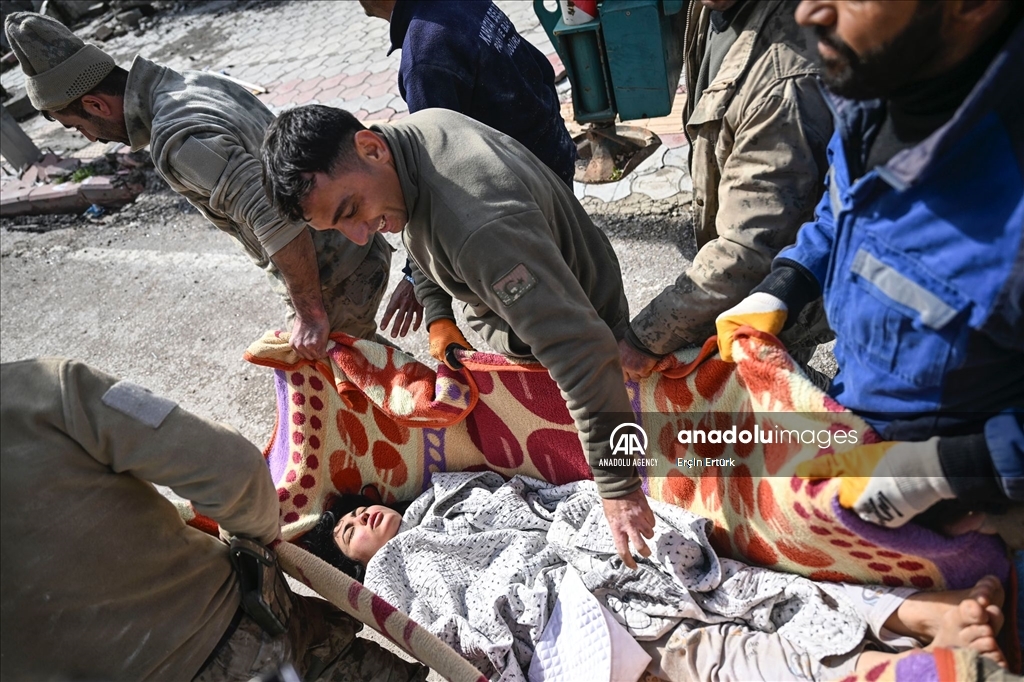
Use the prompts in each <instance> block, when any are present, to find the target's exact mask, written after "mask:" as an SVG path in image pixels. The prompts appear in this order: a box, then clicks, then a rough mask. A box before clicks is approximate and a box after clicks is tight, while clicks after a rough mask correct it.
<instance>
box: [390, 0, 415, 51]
mask: <svg viewBox="0 0 1024 682" xmlns="http://www.w3.org/2000/svg"><path fill="white" fill-rule="evenodd" d="M415 5H416V0H400V1H399V2H396V3H395V8H394V9H392V10H391V19H389V21H390V23H391V28H390V29H389V34H390V35H391V47H390V48H388V56H389V57H390V56H391V53H392V52H394V51H395V50H401V49H402V45H403V44H404V43H405V34H406V33H408V32H409V24H411V23H412V17H413V15H414V14H415V12H414V10H415Z"/></svg>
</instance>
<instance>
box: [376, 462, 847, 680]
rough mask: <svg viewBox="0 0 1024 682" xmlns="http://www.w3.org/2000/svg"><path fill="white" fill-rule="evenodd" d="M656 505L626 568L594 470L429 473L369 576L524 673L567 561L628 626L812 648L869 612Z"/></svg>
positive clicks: (484, 665)
mask: <svg viewBox="0 0 1024 682" xmlns="http://www.w3.org/2000/svg"><path fill="white" fill-rule="evenodd" d="M651 508H652V510H653V511H654V514H655V517H656V519H657V523H656V526H655V535H654V538H653V539H652V540H649V541H648V546H650V547H651V550H652V556H651V558H650V559H647V560H642V561H640V562H638V563H639V568H638V569H637V570H636V571H633V570H630V569H629V568H626V567H625V566H624V565H623V563H622V560H621V559H620V558H619V557H618V555H617V554H616V553H615V547H614V544H613V542H612V538H611V533H610V532H609V529H608V524H607V521H606V520H605V517H604V511H603V508H602V506H601V501H600V498H599V497H598V495H597V489H596V486H595V485H594V484H593V482H591V481H580V482H577V483H571V484H568V485H563V486H554V485H552V484H550V483H545V482H543V481H539V480H536V479H532V478H528V477H525V476H516V477H515V478H513V479H512V480H510V481H508V482H505V481H504V480H503V479H502V478H501V477H500V476H499V475H498V474H495V473H493V472H477V473H436V474H434V476H433V482H432V487H431V489H430V490H428V491H427V492H425V493H424V494H423V495H421V496H420V497H419V498H417V500H416V501H415V502H413V504H412V505H411V506H410V507H409V509H408V510H407V511H406V514H405V517H404V518H403V521H402V527H401V531H400V532H399V534H398V536H397V537H395V538H394V539H393V540H391V541H390V542H388V543H387V544H386V545H385V546H384V547H383V548H381V550H380V551H379V552H378V553H377V554H376V555H375V556H374V557H373V559H371V560H370V562H369V565H368V566H367V570H366V578H365V584H366V586H367V587H368V588H370V589H371V590H373V591H374V592H376V593H377V594H379V595H380V596H381V597H383V598H384V599H385V600H387V601H388V602H389V603H391V604H392V605H393V606H395V607H397V608H398V609H400V610H402V611H403V612H404V613H406V614H408V615H409V616H411V617H412V618H413V620H415V621H416V622H418V623H420V624H421V625H423V626H424V627H426V628H427V629H428V630H430V631H431V632H432V633H434V634H435V635H437V636H438V637H439V638H441V639H442V640H443V641H444V642H445V643H447V644H448V645H449V646H451V647H452V648H454V649H455V650H456V651H458V652H459V653H460V654H461V655H462V656H464V657H465V658H466V659H467V660H469V661H470V662H471V663H473V664H474V665H475V666H476V667H477V668H479V669H480V671H481V672H483V673H484V674H485V675H487V676H488V677H490V678H491V679H492V680H510V681H512V680H514V681H517V682H519V681H522V682H525V680H526V678H527V675H526V671H527V670H528V669H529V665H530V660H531V658H532V656H533V652H534V648H535V646H536V643H537V642H538V641H539V639H540V638H541V635H542V633H543V631H544V626H545V625H546V624H547V621H548V618H549V615H550V614H551V612H552V610H553V608H554V604H555V600H556V597H557V594H558V587H559V584H560V583H561V581H562V578H563V576H564V574H565V571H566V566H567V565H572V566H573V567H574V568H575V569H576V571H577V572H578V573H579V575H580V576H581V578H582V580H583V583H584V584H585V585H586V587H587V589H589V590H590V591H591V592H592V593H593V594H594V595H595V596H597V598H598V599H599V600H600V601H601V602H602V604H603V605H604V606H605V607H607V608H608V609H609V610H610V611H611V612H612V614H614V616H615V618H616V620H617V621H618V622H619V623H621V624H622V625H624V626H625V627H626V629H627V630H628V631H629V632H630V634H631V635H633V637H635V638H637V639H641V640H645V639H657V638H658V637H660V636H661V635H663V634H665V633H667V632H668V631H669V630H671V629H672V628H675V627H682V628H687V629H694V628H697V627H700V626H701V625H703V624H711V623H720V622H725V621H733V622H738V623H743V624H745V625H747V626H748V627H750V628H752V629H755V630H760V631H764V632H778V633H779V634H780V635H782V636H784V637H786V638H787V639H789V640H791V641H793V642H794V643H796V644H797V645H799V646H801V647H802V648H803V649H804V650H805V651H807V652H808V654H810V655H811V656H813V657H815V658H816V659H819V660H820V659H821V658H823V657H825V656H831V655H838V654H844V653H847V652H848V651H850V650H852V649H853V648H854V647H855V646H856V645H857V644H859V643H860V641H861V639H862V638H863V636H864V632H865V623H864V621H863V619H862V618H861V617H860V616H859V615H857V613H856V612H855V611H854V609H853V607H852V605H851V604H850V603H849V601H847V599H846V598H845V596H843V594H842V592H841V590H837V589H835V588H834V587H832V586H829V585H825V584H823V585H818V584H816V583H813V582H811V581H810V580H807V579H806V578H802V577H799V576H794V575H788V574H782V573H776V572H773V571H769V570H767V569H763V568H756V567H751V566H746V565H744V564H741V563H739V562H736V561H732V560H730V559H719V558H718V556H717V555H716V554H715V552H714V550H713V549H712V548H711V545H710V543H709V542H708V538H707V533H708V532H709V531H710V529H711V528H710V526H711V524H710V522H709V521H708V520H706V519H703V518H700V517H698V516H695V515H693V514H691V513H690V512H688V511H686V510H684V509H682V508H680V507H676V506H673V505H668V504H663V503H660V502H656V501H653V500H652V501H651ZM684 619H685V620H684ZM812 633H813V634H812Z"/></svg>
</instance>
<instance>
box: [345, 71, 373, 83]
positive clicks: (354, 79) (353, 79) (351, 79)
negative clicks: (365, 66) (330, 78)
mask: <svg viewBox="0 0 1024 682" xmlns="http://www.w3.org/2000/svg"><path fill="white" fill-rule="evenodd" d="M371 75H372V74H371V73H370V72H369V71H356V72H354V73H349V74H346V75H345V79H344V80H342V81H341V83H342V85H347V86H354V85H359V84H361V83H365V82H366V79H367V77H369V76H371Z"/></svg>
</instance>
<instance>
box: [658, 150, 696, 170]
mask: <svg viewBox="0 0 1024 682" xmlns="http://www.w3.org/2000/svg"><path fill="white" fill-rule="evenodd" d="M662 164H663V165H665V166H675V167H676V168H682V169H683V170H686V169H687V168H688V167H689V165H690V148H689V147H673V148H670V149H669V150H668V151H666V152H665V156H664V158H662Z"/></svg>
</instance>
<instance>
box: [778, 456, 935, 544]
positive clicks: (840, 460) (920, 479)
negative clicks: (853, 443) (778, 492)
mask: <svg viewBox="0 0 1024 682" xmlns="http://www.w3.org/2000/svg"><path fill="white" fill-rule="evenodd" d="M938 442H939V439H938V438H932V439H931V440H926V441H923V442H918V443H910V442H896V441H886V442H882V443H872V444H870V445H860V446H858V447H855V448H852V449H850V450H848V451H846V452H843V453H839V454H835V455H828V456H826V457H818V458H815V459H812V460H811V461H809V462H802V463H801V464H799V465H798V466H797V468H796V475H797V476H800V477H801V478H809V479H812V480H813V479H821V478H838V477H843V480H842V483H841V484H840V486H839V504H841V505H842V506H844V507H846V508H847V509H852V510H853V511H855V512H856V513H857V516H859V517H860V518H862V519H863V520H865V521H867V522H868V523H873V524H875V525H878V526H885V527H887V528H896V527H899V526H902V525H903V524H905V523H906V522H907V521H910V520H911V519H912V518H914V517H915V516H917V515H918V514H920V513H921V512H923V511H924V510H926V509H928V508H929V507H931V506H932V505H933V504H935V503H936V502H938V501H939V500H943V499H949V498H951V497H953V490H952V489H951V488H950V485H949V481H947V480H946V478H945V476H944V475H943V472H942V464H941V463H940V462H939V450H938Z"/></svg>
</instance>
